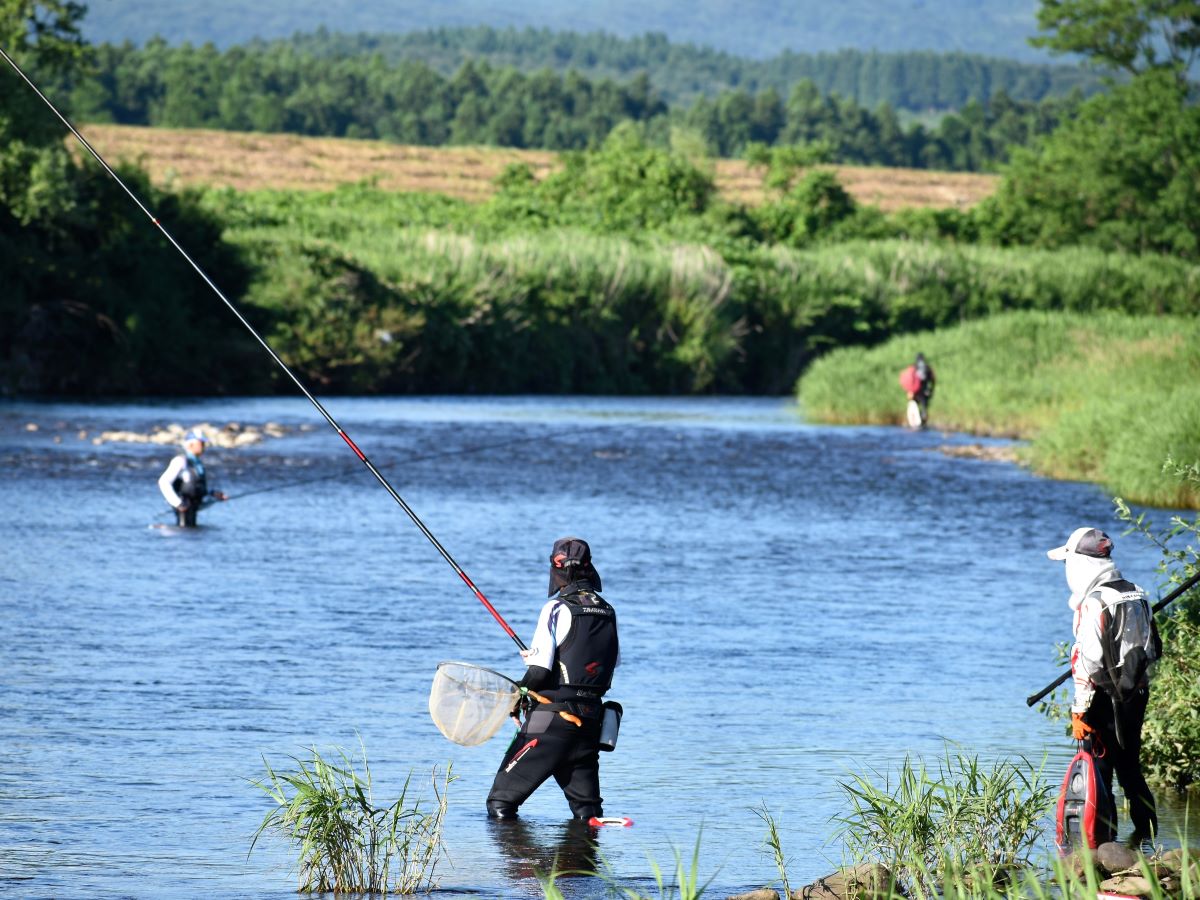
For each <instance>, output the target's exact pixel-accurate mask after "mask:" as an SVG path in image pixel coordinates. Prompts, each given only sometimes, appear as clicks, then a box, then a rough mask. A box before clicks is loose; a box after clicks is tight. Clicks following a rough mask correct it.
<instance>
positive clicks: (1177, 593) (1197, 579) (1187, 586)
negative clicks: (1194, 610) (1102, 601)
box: [1025, 572, 1200, 706]
mask: <svg viewBox="0 0 1200 900" xmlns="http://www.w3.org/2000/svg"><path fill="white" fill-rule="evenodd" d="M1198 583H1200V572H1197V573H1196V574H1195V575H1193V576H1192V577H1191V578H1189V579H1188V580H1187V581H1185V582H1184V583H1183V584H1181V585H1180V586H1179V587H1177V588H1175V590H1173V591H1171V593H1169V594H1167V596H1165V597H1163V598H1162V599H1161V600H1159V601H1158V602H1157V603H1155V604H1154V605H1153V606H1152V607H1150V613H1151V615H1153V614H1155V613H1158V612H1161V611H1162V610H1164V609H1166V607H1167V606H1169V605H1170V604H1172V603H1174V602H1175V601H1176V600H1178V599H1179V598H1180V597H1182V596H1183V595H1184V594H1186V593H1187V592H1188V591H1190V590H1191V589H1192V588H1193V587H1195V586H1196V584H1198ZM1070 677H1071V670H1070V669H1067V671H1065V672H1063V673H1062V674H1061V675H1059V676H1058V677H1057V678H1055V679H1054V681H1052V682H1050V684H1048V685H1046V686H1045V687H1044V688H1042V689H1041V690H1040V691H1038V692H1037V693H1036V694H1031V695H1030V696H1028V697H1026V698H1025V705H1026V706H1033V704H1035V703H1037V702H1038V701H1039V700H1041V699H1042V698H1043V697H1045V696H1046V695H1047V694H1048V693H1050V692H1051V691H1052V690H1054V689H1055V688H1056V687H1058V686H1059V685H1060V684H1062V683H1063V682H1064V681H1066V680H1067V679H1068V678H1070Z"/></svg>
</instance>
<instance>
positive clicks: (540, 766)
mask: <svg viewBox="0 0 1200 900" xmlns="http://www.w3.org/2000/svg"><path fill="white" fill-rule="evenodd" d="M600 588H601V585H600V575H599V574H598V573H597V572H596V569H595V567H594V566H593V565H592V552H591V549H590V548H589V547H588V545H587V543H586V542H585V541H581V540H579V539H578V538H562V539H560V540H557V541H555V542H554V549H553V550H552V551H551V553H550V598H551V599H550V600H548V601H547V602H546V604H545V606H543V607H542V611H541V615H539V616H538V623H537V628H536V630H535V631H534V635H533V640H532V641H531V642H530V648H529V649H528V650H523V651H522V652H521V656H522V657H524V659H525V663H526V665H527V666H528V668H527V669H526V671H525V675H524V677H523V678H522V679H521V680H520V682H518V684H519V685H520V686H521V687H523V688H526V689H528V690H531V691H536V692H537V693H538V694H540V695H541V696H542V697H544V698H546V699H548V700H549V701H550V702H549V703H543V704H537V703H528V702H524V701H523V702H522V703H521V704H520V706H521V707H522V710H521V711H523V712H524V713H525V720H524V722H522V723H521V724H520V730H519V731H518V732H517V735H516V737H515V738H513V742H512V744H510V745H509V748H508V750H507V751H506V752H505V754H504V759H503V760H502V761H501V763H500V768H499V770H498V771H497V772H496V779H495V781H494V782H493V783H492V790H491V792H490V793H489V794H488V799H487V811H488V815H489V816H491V817H492V818H497V819H511V818H514V817H516V815H517V808H518V807H519V806H520V805H521V804H522V803H524V802H525V801H526V800H527V799H528V798H529V796H530V795H531V794H532V793H533V792H534V791H535V790H537V789H538V787H539V786H541V784H542V782H544V781H545V780H546V779H547V778H549V777H550V776H551V775H553V776H554V780H555V781H557V782H558V786H559V787H561V788H562V791H563V793H564V794H565V795H566V797H567V802H568V803H569V804H570V806H571V814H572V816H573V817H574V818H576V819H581V820H584V821H587V820H589V819H591V818H592V817H596V818H600V817H602V816H603V815H604V812H603V809H602V807H601V804H602V803H603V802H604V801H603V798H602V797H601V796H600V753H599V751H600V749H601V743H600V740H601V724H602V722H603V720H604V716H605V707H604V703H603V700H602V698H603V696H604V693H605V691H607V690H608V689H609V687H610V686H611V685H612V676H613V670H614V669H615V668H616V666H617V659H618V656H619V645H618V642H617V614H616V612H615V611H614V610H613V608H612V607H611V606H609V604H608V602H607V601H605V599H604V598H603V597H601V596H600V595H599V594H598V593H596V592H597V591H598V590H600ZM610 715H611V713H610Z"/></svg>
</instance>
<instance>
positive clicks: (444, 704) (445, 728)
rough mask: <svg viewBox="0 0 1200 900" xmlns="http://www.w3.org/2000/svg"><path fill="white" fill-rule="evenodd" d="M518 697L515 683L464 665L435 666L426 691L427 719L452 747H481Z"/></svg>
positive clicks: (488, 671) (451, 663)
mask: <svg viewBox="0 0 1200 900" xmlns="http://www.w3.org/2000/svg"><path fill="white" fill-rule="evenodd" d="M519 696H520V690H519V689H518V688H517V685H516V682H514V681H513V680H512V679H510V678H505V677H504V676H503V675H501V674H500V673H499V672H493V671H492V670H491V669H484V668H481V667H480V666H473V665H471V664H470V663H464V662H444V663H439V664H438V667H437V672H436V673H435V674H434V676H433V687H431V688H430V689H429V715H430V716H432V717H433V724H434V725H436V726H437V727H438V731H440V732H441V733H442V734H444V735H445V736H446V737H447V738H449V739H450V740H452V741H454V743H456V744H462V745H463V746H465V747H474V746H475V745H476V744H482V743H483V742H484V741H486V740H487V739H488V738H490V737H491V736H492V735H494V734H495V733H496V732H497V731H499V730H500V726H501V725H503V724H504V722H505V721H506V720H507V719H508V717H509V713H510V712H511V711H512V708H513V706H514V705H515V704H516V702H517V698H518V697H519Z"/></svg>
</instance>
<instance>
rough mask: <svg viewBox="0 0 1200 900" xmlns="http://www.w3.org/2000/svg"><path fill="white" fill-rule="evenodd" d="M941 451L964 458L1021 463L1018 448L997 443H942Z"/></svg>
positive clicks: (939, 449) (939, 448)
mask: <svg viewBox="0 0 1200 900" xmlns="http://www.w3.org/2000/svg"><path fill="white" fill-rule="evenodd" d="M937 449H938V452H939V453H943V454H945V455H946V456H955V457H959V458H962V459H983V460H987V461H989V462H1007V463H1017V464H1018V465H1020V464H1021V457H1020V455H1019V454H1018V453H1017V448H1016V447H1012V446H1001V445H996V444H942V445H941V446H940V447H938V448H937Z"/></svg>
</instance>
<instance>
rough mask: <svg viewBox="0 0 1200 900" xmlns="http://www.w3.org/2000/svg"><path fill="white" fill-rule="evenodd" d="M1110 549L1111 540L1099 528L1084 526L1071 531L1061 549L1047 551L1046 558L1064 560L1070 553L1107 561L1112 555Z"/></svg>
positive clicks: (1111, 545)
mask: <svg viewBox="0 0 1200 900" xmlns="http://www.w3.org/2000/svg"><path fill="white" fill-rule="evenodd" d="M1112 547H1113V542H1112V538H1110V537H1109V536H1108V535H1107V534H1105V533H1104V532H1103V531H1101V530H1100V529H1099V528H1092V527H1090V526H1086V525H1085V526H1084V527H1083V528H1076V529H1075V530H1074V531H1072V532H1071V536H1070V537H1069V538H1067V542H1066V543H1065V544H1063V545H1062V546H1061V547H1055V548H1054V549H1053V550H1047V551H1046V556H1048V557H1049V558H1050V559H1066V558H1067V557H1068V556H1069V555H1070V554H1072V553H1079V554H1081V555H1082V556H1092V557H1095V558H1096V559H1107V558H1108V557H1109V556H1110V555H1111V554H1112Z"/></svg>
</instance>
